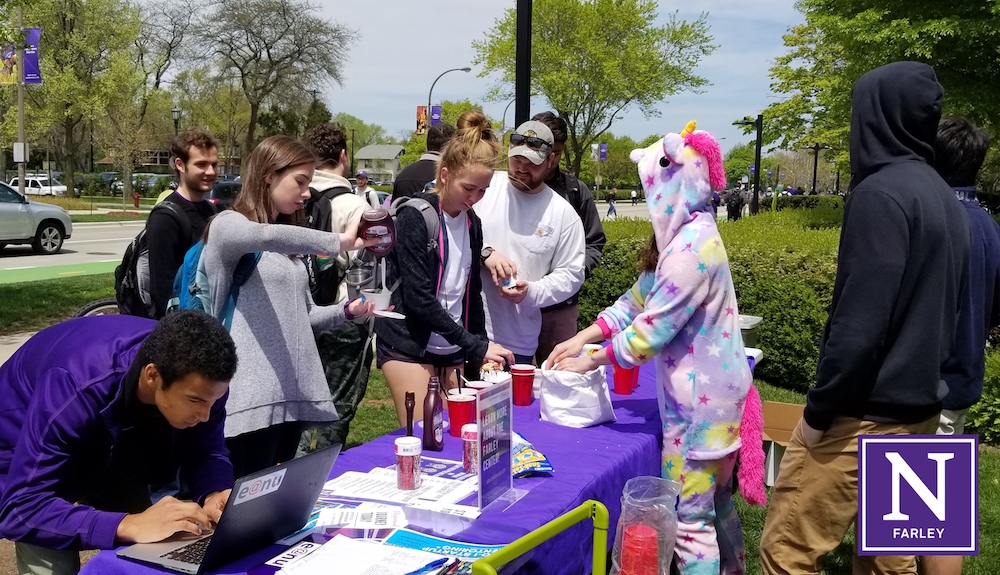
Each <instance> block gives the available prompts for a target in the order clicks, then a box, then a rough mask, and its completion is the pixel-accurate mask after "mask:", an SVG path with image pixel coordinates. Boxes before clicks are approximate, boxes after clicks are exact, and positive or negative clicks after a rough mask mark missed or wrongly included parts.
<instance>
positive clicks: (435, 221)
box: [389, 197, 441, 252]
mask: <svg viewBox="0 0 1000 575" xmlns="http://www.w3.org/2000/svg"><path fill="white" fill-rule="evenodd" d="M406 207H410V208H414V209H416V210H420V215H421V216H423V217H424V225H425V226H426V227H427V251H428V252H432V251H434V250H436V249H437V248H438V234H439V233H440V232H441V216H440V215H439V214H438V212H437V210H436V209H434V206H432V205H431V203H430V202H428V201H427V200H425V199H423V198H405V197H404V198H396V199H395V200H393V201H392V203H391V204H389V215H390V216H392V221H393V223H395V222H396V216H397V214H399V210H401V209H403V208H406ZM397 229H398V226H397Z"/></svg>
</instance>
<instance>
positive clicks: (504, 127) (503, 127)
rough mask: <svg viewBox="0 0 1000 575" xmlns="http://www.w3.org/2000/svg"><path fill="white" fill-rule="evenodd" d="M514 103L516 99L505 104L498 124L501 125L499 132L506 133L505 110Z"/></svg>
mask: <svg viewBox="0 0 1000 575" xmlns="http://www.w3.org/2000/svg"><path fill="white" fill-rule="evenodd" d="M516 101H517V98H514V99H513V100H511V101H510V102H507V107H506V108H504V109H503V118H502V119H501V120H500V124H501V125H500V130H501V131H506V130H507V110H509V109H510V105H511V104H513V103H514V102H516Z"/></svg>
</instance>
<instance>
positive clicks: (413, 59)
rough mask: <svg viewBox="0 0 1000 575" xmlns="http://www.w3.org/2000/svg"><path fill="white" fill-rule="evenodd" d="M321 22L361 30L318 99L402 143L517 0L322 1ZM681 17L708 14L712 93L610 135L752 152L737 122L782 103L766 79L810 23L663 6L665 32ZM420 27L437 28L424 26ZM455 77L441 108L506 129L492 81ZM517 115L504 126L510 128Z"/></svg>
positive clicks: (537, 101)
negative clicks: (709, 142) (680, 137)
mask: <svg viewBox="0 0 1000 575" xmlns="http://www.w3.org/2000/svg"><path fill="white" fill-rule="evenodd" d="M316 5H317V6H318V7H319V14H320V15H321V17H323V18H326V19H328V20H332V21H334V22H337V23H339V24H343V25H345V26H348V27H349V28H352V29H354V30H356V31H357V32H358V34H359V38H358V40H357V42H356V43H355V44H354V45H353V46H352V47H351V49H350V52H349V55H348V60H347V61H346V62H344V64H343V77H344V83H343V86H330V87H327V88H325V89H324V90H323V93H322V94H321V97H322V98H323V99H324V101H325V102H326V105H327V107H328V108H329V109H330V110H331V112H333V113H334V114H336V113H339V112H345V113H348V114H351V115H352V116H356V117H358V118H360V119H361V120H363V121H364V122H366V123H375V124H378V125H380V126H382V127H383V128H385V129H386V131H387V132H388V134H389V135H391V136H396V137H399V136H400V135H401V133H402V132H404V131H407V130H413V129H414V127H415V123H416V119H415V118H416V107H417V106H418V105H427V96H428V90H429V89H430V87H431V83H432V82H434V79H435V78H436V77H437V76H438V74H440V73H441V72H444V71H445V70H448V69H450V68H462V67H465V66H472V61H473V58H474V57H475V50H474V49H473V48H472V42H473V41H474V40H477V39H481V38H483V37H484V36H485V34H486V32H487V31H489V30H491V29H492V28H493V27H494V25H495V22H496V20H497V19H498V18H500V17H502V16H503V12H504V10H505V9H507V8H512V7H514V5H515V0H424V1H412V0H361V1H351V2H347V1H344V0H316ZM675 11H676V12H677V13H678V15H679V16H680V18H682V19H685V20H693V19H696V18H698V16H699V15H700V14H701V13H702V12H705V13H707V21H708V24H709V27H710V33H711V34H712V36H713V37H714V42H713V43H714V44H716V45H718V48H717V49H716V50H715V52H713V53H712V54H711V55H710V56H708V57H707V58H704V59H703V60H702V61H701V62H700V63H699V65H698V67H697V69H696V73H697V74H699V75H701V76H703V77H704V78H706V79H707V80H708V81H709V83H710V85H709V86H707V87H705V88H704V89H703V92H702V93H700V94H694V93H681V94H677V95H675V96H672V97H670V98H669V99H668V100H666V101H664V102H662V103H661V104H659V106H658V107H657V109H658V110H659V111H660V114H661V115H660V116H659V117H658V118H657V117H654V118H649V119H647V118H645V117H644V116H643V114H642V112H640V111H639V110H638V108H635V109H631V110H629V111H627V112H626V113H625V114H624V115H623V116H624V118H623V119H622V120H618V121H616V122H615V123H614V125H613V126H612V127H611V131H612V132H614V133H615V134H617V135H622V134H625V135H629V136H631V137H632V138H634V139H636V140H639V139H642V138H645V137H646V136H648V135H650V134H654V133H658V134H664V133H667V132H679V131H680V130H681V129H682V128H683V127H684V124H685V123H687V121H688V120H691V119H695V120H697V121H698V127H699V128H700V129H704V130H708V131H711V132H713V133H714V134H715V135H716V136H717V137H719V138H720V144H721V146H722V149H723V152H725V151H727V150H729V149H730V148H732V147H733V146H735V145H737V144H740V143H743V142H748V141H751V140H752V139H753V136H752V135H744V134H743V133H742V132H741V131H740V129H739V128H738V127H736V126H733V125H732V122H733V121H734V120H737V119H741V118H743V117H745V116H756V115H757V114H758V113H760V112H761V111H762V110H763V109H764V108H766V107H767V106H768V105H769V104H771V103H773V102H774V101H775V100H776V96H775V95H774V94H773V93H772V91H771V89H770V84H771V80H770V78H769V77H768V69H769V68H770V67H771V66H772V65H773V62H774V59H775V58H776V57H777V56H780V55H781V54H783V53H785V52H786V49H785V48H784V46H783V44H782V36H783V35H784V34H785V33H787V31H788V29H789V27H791V26H794V25H797V24H800V23H802V22H803V21H804V17H803V16H802V14H800V13H799V12H798V11H796V10H795V8H794V0H759V1H753V0H701V1H700V2H676V1H670V2H667V1H660V2H659V20H658V23H659V24H663V23H665V22H666V19H667V15H668V14H670V13H672V12H675ZM422 22H431V24H430V25H423V24H421V23H422ZM480 71H481V70H480V69H477V68H476V67H474V66H473V70H472V72H471V73H464V72H451V73H449V74H447V75H445V76H443V77H442V78H441V79H440V80H439V81H438V82H437V84H436V85H435V86H434V93H433V99H434V102H433V103H434V104H439V103H440V102H441V101H443V100H461V99H466V98H468V99H469V100H471V101H473V102H478V103H480V104H482V105H483V109H484V111H485V112H486V113H487V115H489V116H490V117H493V118H497V119H502V117H503V115H504V108H505V107H506V105H507V102H500V103H495V102H487V101H486V99H485V96H486V93H487V91H488V89H489V87H490V86H491V85H492V84H493V82H494V81H495V78H493V77H480V76H479V72H480ZM547 109H549V108H548V104H547V102H546V101H545V98H544V97H541V96H536V97H534V98H532V102H531V113H532V114H534V113H537V112H540V111H544V110H547ZM513 116H514V106H510V108H509V110H508V112H507V117H506V123H507V125H508V126H509V125H511V124H512V123H513Z"/></svg>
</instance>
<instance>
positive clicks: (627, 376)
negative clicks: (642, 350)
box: [614, 365, 639, 395]
mask: <svg viewBox="0 0 1000 575" xmlns="http://www.w3.org/2000/svg"><path fill="white" fill-rule="evenodd" d="M614 380H615V393H617V394H618V395H629V394H630V393H632V390H633V389H635V388H636V385H637V383H638V381H639V368H636V367H633V368H624V367H621V366H618V365H616V366H614Z"/></svg>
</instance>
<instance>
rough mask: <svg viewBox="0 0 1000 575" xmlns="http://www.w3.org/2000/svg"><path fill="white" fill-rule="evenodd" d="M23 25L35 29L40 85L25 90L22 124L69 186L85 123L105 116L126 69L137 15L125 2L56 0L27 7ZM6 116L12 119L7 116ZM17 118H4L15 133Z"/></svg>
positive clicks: (79, 155) (80, 154) (136, 32)
mask: <svg viewBox="0 0 1000 575" xmlns="http://www.w3.org/2000/svg"><path fill="white" fill-rule="evenodd" d="M24 22H25V25H30V26H39V27H41V28H42V29H43V30H45V33H44V35H43V42H44V47H43V49H41V50H39V53H40V56H41V60H40V66H41V72H42V78H43V79H44V81H43V83H42V84H41V85H40V86H30V87H28V89H26V103H25V108H26V109H25V124H26V126H25V127H26V130H27V132H28V134H29V137H28V139H29V141H34V142H39V141H41V142H44V143H46V144H47V146H46V147H47V148H48V149H50V150H51V151H52V152H53V155H54V156H55V159H56V161H57V162H58V163H59V164H60V165H61V166H62V168H63V170H64V172H65V174H64V181H63V183H65V184H66V186H67V187H69V188H72V187H73V181H74V174H75V172H76V170H77V167H78V166H77V164H78V162H79V161H80V160H81V159H82V157H83V152H84V150H85V146H84V141H85V137H86V134H87V131H86V129H85V128H86V127H87V125H88V124H89V123H90V122H91V121H93V120H94V119H96V118H99V117H100V116H101V115H102V114H103V110H104V109H105V108H106V107H107V105H108V103H109V101H110V99H111V94H112V93H114V92H115V90H116V89H117V86H118V85H119V83H120V82H122V81H128V78H123V77H122V74H123V73H125V72H126V71H127V70H128V69H129V68H128V66H123V65H119V64H121V63H123V62H125V61H127V60H128V59H130V58H131V56H132V52H131V49H132V47H133V44H134V42H135V39H136V38H137V37H138V36H139V30H140V23H139V16H138V13H137V12H136V10H135V9H133V8H132V7H131V6H130V5H129V4H128V3H127V2H125V1H124V0H88V1H87V2H82V1H80V0H54V1H52V2H37V3H32V4H30V5H28V6H27V7H26V8H25V13H24ZM7 116H16V114H8V115H7ZM15 124H16V118H10V117H8V118H5V125H4V131H5V132H8V133H14V131H15Z"/></svg>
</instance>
